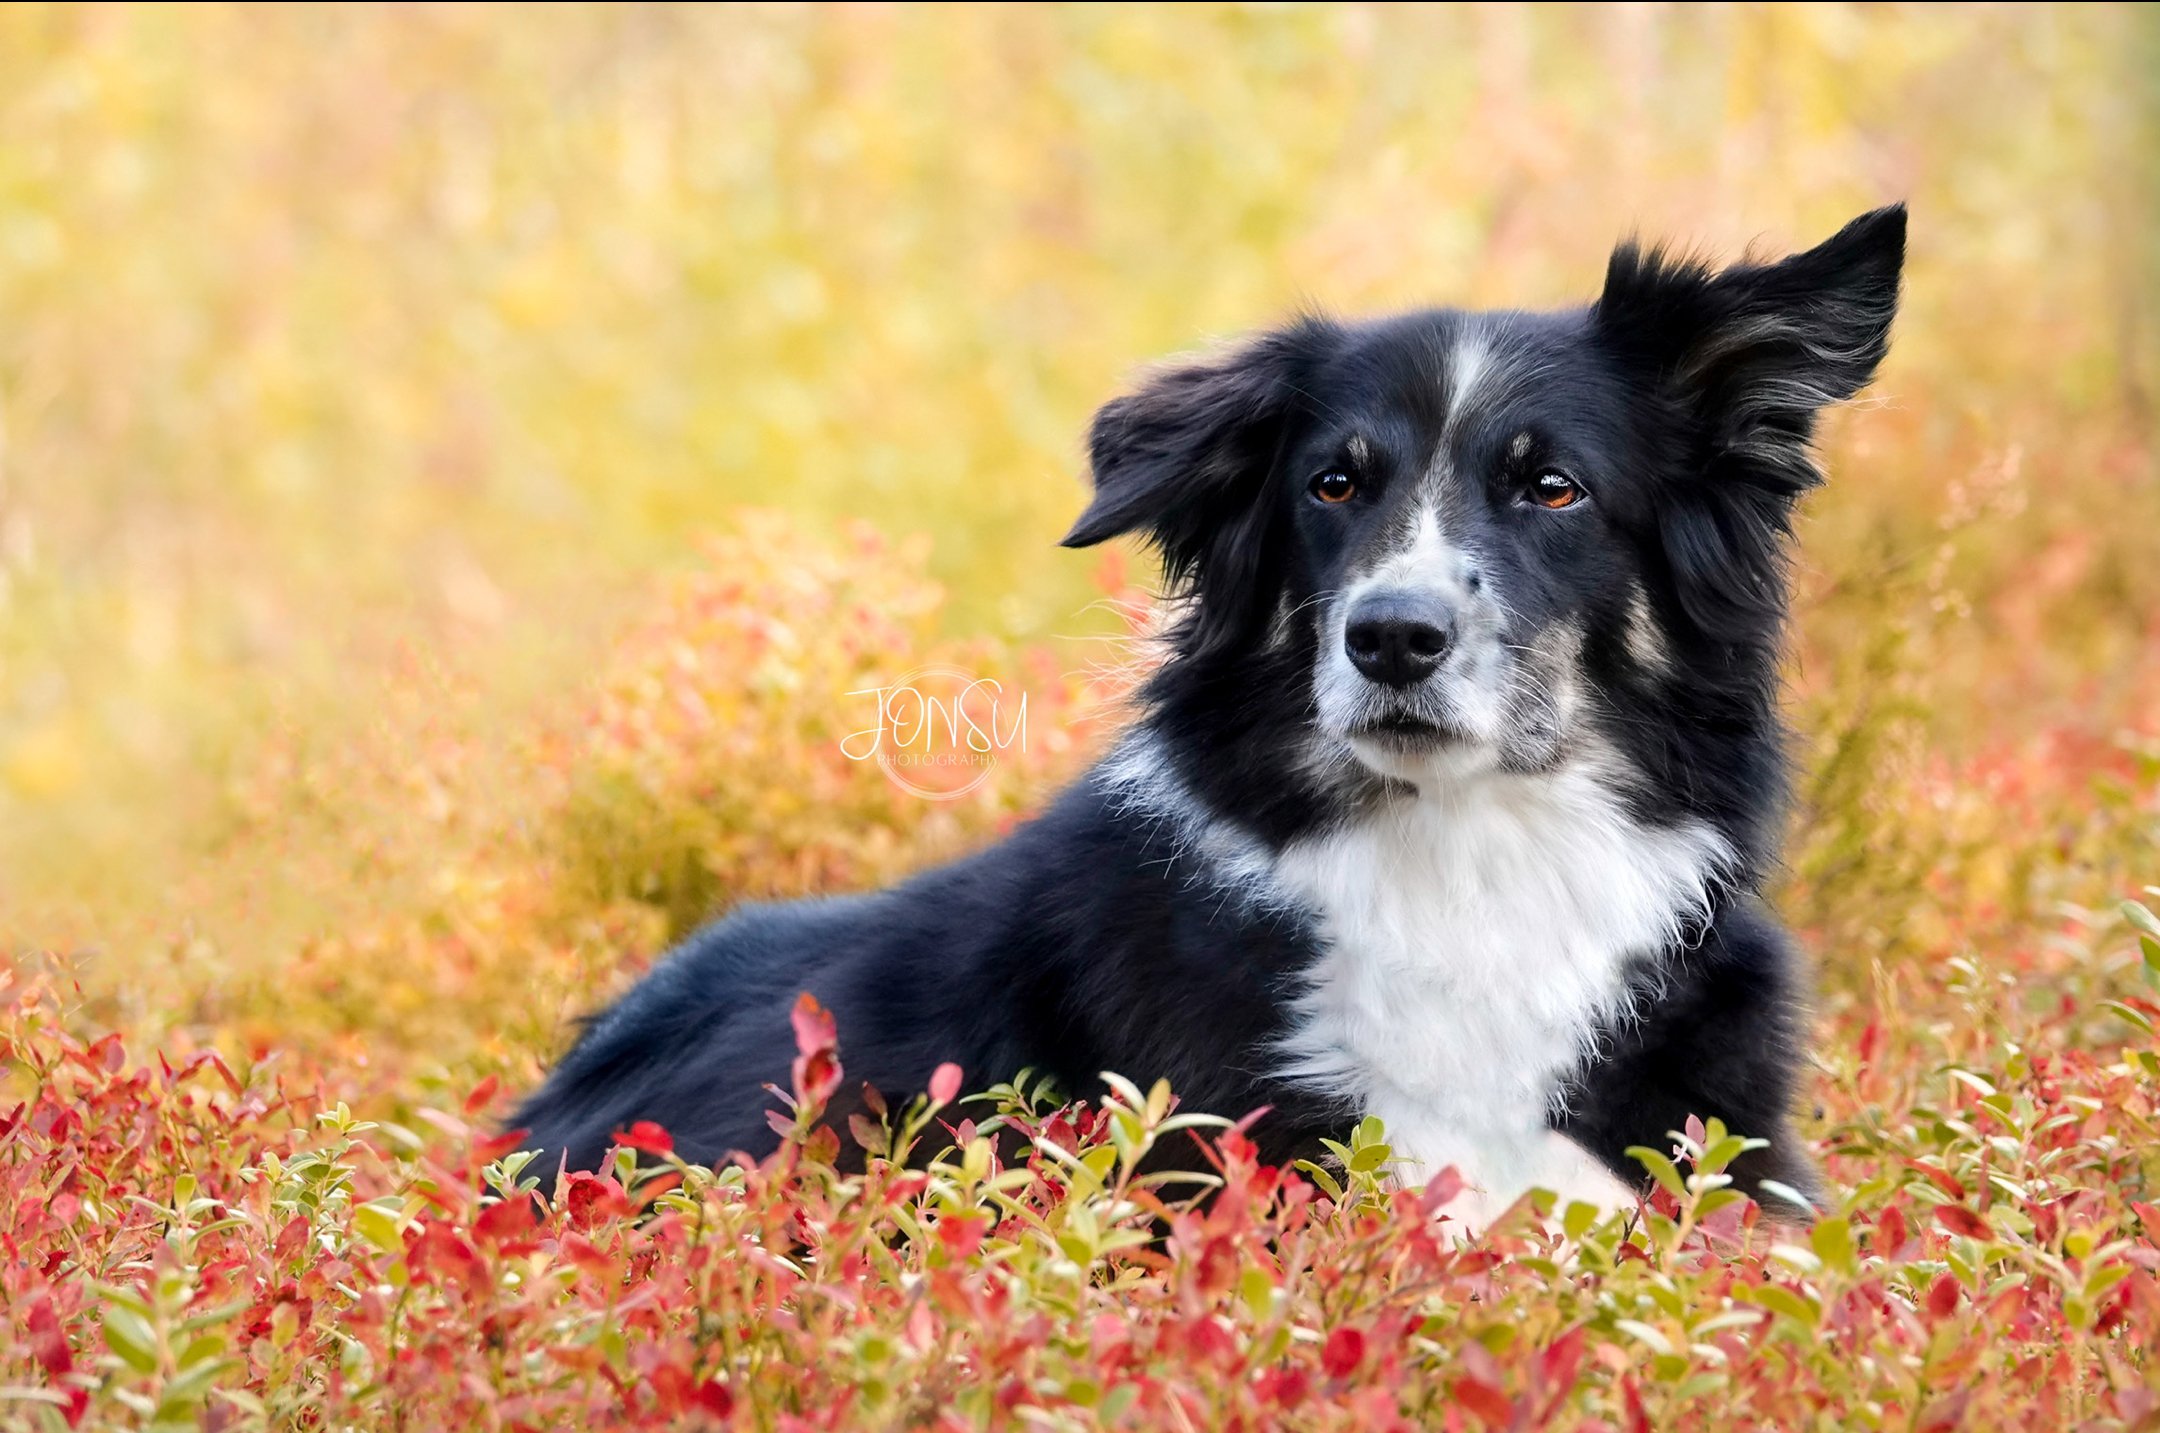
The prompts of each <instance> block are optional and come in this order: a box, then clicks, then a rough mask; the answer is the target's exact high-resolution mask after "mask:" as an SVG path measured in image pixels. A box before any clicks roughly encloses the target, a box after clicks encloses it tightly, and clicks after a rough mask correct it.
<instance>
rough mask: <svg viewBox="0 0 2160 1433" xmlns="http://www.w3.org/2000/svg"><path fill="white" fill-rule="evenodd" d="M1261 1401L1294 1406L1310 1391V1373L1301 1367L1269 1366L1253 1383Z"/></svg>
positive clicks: (1281, 1405) (1303, 1399)
mask: <svg viewBox="0 0 2160 1433" xmlns="http://www.w3.org/2000/svg"><path fill="white" fill-rule="evenodd" d="M1253 1391H1254V1392H1255V1393H1257V1394H1259V1395H1260V1398H1261V1401H1263V1402H1266V1403H1272V1404H1274V1405H1275V1406H1276V1407H1278V1408H1295V1407H1297V1406H1298V1405H1299V1404H1300V1403H1303V1402H1304V1401H1305V1399H1306V1396H1307V1395H1308V1394H1310V1393H1311V1392H1312V1375H1311V1374H1309V1373H1307V1372H1306V1371H1305V1370H1304V1369H1302V1368H1271V1369H1269V1370H1268V1371H1267V1372H1265V1373H1263V1374H1261V1375H1260V1377H1259V1378H1258V1379H1256V1380H1255V1381H1254V1383H1253Z"/></svg>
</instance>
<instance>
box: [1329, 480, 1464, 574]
mask: <svg viewBox="0 0 2160 1433" xmlns="http://www.w3.org/2000/svg"><path fill="white" fill-rule="evenodd" d="M1463 566H1464V553H1463V551H1462V549H1460V548H1458V547H1457V546H1456V545H1455V544H1454V543H1452V542H1450V541H1449V540H1448V536H1447V533H1446V531H1445V530H1443V529H1442V528H1441V526H1440V510H1439V508H1437V507H1435V506H1434V505H1433V504H1432V503H1430V502H1424V503H1419V504H1418V506H1417V511H1416V513H1415V514H1414V515H1413V516H1412V518H1411V521H1410V523H1409V525H1408V526H1407V527H1406V528H1405V529H1404V530H1403V538H1402V542H1401V544H1400V545H1399V546H1397V547H1395V548H1394V549H1393V550H1392V551H1390V552H1389V554H1388V556H1387V560H1386V561H1384V562H1382V563H1381V564H1380V565H1379V566H1378V567H1376V568H1374V569H1373V571H1372V572H1371V573H1370V574H1369V575H1368V576H1367V577H1366V578H1365V579H1364V580H1363V581H1361V582H1359V583H1358V584H1357V585H1356V586H1354V587H1352V588H1351V589H1350V594H1351V596H1352V597H1353V598H1355V597H1358V596H1361V595H1362V594H1364V593H1365V592H1367V591H1371V590H1373V589H1376V588H1388V587H1411V588H1423V589H1425V590H1428V591H1441V592H1454V591H1456V590H1458V588H1459V587H1460V584H1461V582H1462V573H1463Z"/></svg>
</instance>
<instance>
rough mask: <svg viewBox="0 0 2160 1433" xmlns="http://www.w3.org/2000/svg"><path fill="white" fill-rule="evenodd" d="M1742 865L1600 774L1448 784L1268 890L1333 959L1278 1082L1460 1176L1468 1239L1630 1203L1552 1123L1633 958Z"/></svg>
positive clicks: (1277, 870)
mask: <svg viewBox="0 0 2160 1433" xmlns="http://www.w3.org/2000/svg"><path fill="white" fill-rule="evenodd" d="M1727 854H1728V853H1727V850H1726V847H1725V845H1724V843H1723V842H1722V841H1721V840H1720V839H1719V838H1718V837H1717V836H1716V835H1715V834H1714V833H1712V832H1711V831H1709V830H1708V829H1707V828H1703V827H1695V828H1680V829H1673V828H1655V827H1647V826H1644V825H1641V824H1640V823H1638V822H1636V821H1634V820H1633V819H1631V818H1630V817H1629V816H1628V814H1627V813H1626V811H1625V809H1624V808H1623V807H1622V805H1621V804H1620V802H1619V800H1618V799H1617V797H1615V795H1614V794H1613V792H1612V790H1611V789H1610V787H1609V786H1608V785H1607V784H1606V783H1605V782H1603V781H1601V780H1600V779H1599V773H1598V772H1597V771H1596V769H1595V767H1594V766H1588V765H1576V766H1571V767H1567V768H1563V769H1562V770H1560V771H1558V772H1554V773H1548V774H1541V775H1537V776H1520V775H1514V774H1507V773H1497V772H1488V773H1485V774H1482V775H1477V776H1469V777H1465V778H1462V779H1460V780H1450V781H1448V782H1445V783H1435V784H1434V785H1433V786H1431V787H1429V788H1427V789H1425V790H1423V791H1421V792H1420V793H1419V794H1417V795H1416V796H1414V797H1411V796H1405V797H1404V798H1402V799H1400V800H1398V801H1396V802H1393V803H1391V804H1390V805H1388V806H1386V807H1384V808H1382V809H1381V810H1379V811H1378V812H1376V813H1374V814H1373V815H1371V816H1370V817H1368V818H1366V819H1364V820H1362V821H1360V822H1358V823H1356V824H1354V825H1352V826H1350V827H1347V828H1345V829H1342V830H1339V831H1336V832H1333V833H1331V834H1329V835H1326V836H1324V837H1319V838H1315V839H1313V840H1310V841H1307V842H1302V843H1299V844H1296V845H1293V846H1291V847H1289V848H1288V849H1286V850H1284V851H1283V852H1282V853H1280V854H1279V855H1278V856H1277V857H1276V858H1275V860H1274V862H1273V870H1272V872H1271V873H1270V874H1271V876H1272V884H1273V885H1274V886H1275V887H1276V889H1277V891H1278V892H1279V893H1280V895H1281V896H1284V897H1287V898H1289V899H1290V900H1291V901H1294V902H1295V903H1296V904H1297V905H1299V906H1302V907H1303V908H1304V909H1306V910H1307V911H1309V912H1312V913H1313V914H1314V915H1315V916H1316V917H1317V920H1318V924H1319V933H1320V936H1321V938H1322V941H1323V944H1324V950H1325V953H1324V954H1323V956H1322V958H1321V960H1320V962H1319V963H1318V965H1317V967H1316V968H1315V969H1314V971H1313V972H1312V975H1311V978H1310V982H1309V985H1308V987H1307V989H1306V991H1305V992H1304V994H1303V996H1302V997H1301V999H1300V1000H1299V1003H1298V1017H1299V1019H1298V1024H1297V1027H1296V1029H1295V1032H1294V1033H1293V1035H1292V1037H1291V1038H1290V1040H1289V1041H1288V1042H1287V1043H1286V1047H1285V1049H1284V1052H1283V1053H1284V1065H1283V1073H1284V1074H1286V1075H1288V1076H1290V1077H1292V1078H1295V1079H1298V1080H1300V1081H1304V1082H1310V1083H1313V1084H1316V1085H1318V1086H1321V1087H1323V1088H1326V1089H1329V1090H1331V1091H1334V1092H1336V1093H1339V1094H1341V1095H1343V1096H1346V1097H1348V1098H1350V1099H1353V1100H1355V1101H1356V1102H1357V1103H1358V1104H1359V1105H1360V1106H1361V1107H1362V1108H1363V1109H1364V1110H1366V1111H1367V1112H1368V1113H1371V1114H1376V1115H1378V1116H1380V1118H1381V1119H1382V1120H1383V1121H1384V1122H1385V1123H1386V1125H1387V1128H1388V1137H1389V1142H1390V1143H1391V1144H1392V1145H1393V1146H1394V1148H1395V1151H1396V1155H1397V1158H1398V1161H1399V1162H1400V1163H1401V1165H1402V1166H1403V1168H1402V1173H1403V1175H1404V1177H1405V1178H1407V1179H1411V1180H1420V1181H1421V1180H1423V1179H1424V1178H1426V1177H1429V1176H1431V1175H1433V1174H1437V1173H1438V1172H1439V1171H1440V1170H1441V1169H1442V1168H1444V1167H1446V1166H1448V1165H1454V1166H1455V1167H1456V1168H1457V1169H1458V1170H1459V1171H1460V1172H1461V1174H1462V1175H1463V1177H1464V1178H1465V1179H1467V1180H1468V1181H1470V1184H1471V1186H1472V1193H1471V1195H1470V1197H1469V1198H1468V1199H1467V1200H1466V1201H1465V1204H1464V1206H1463V1207H1461V1208H1460V1209H1459V1210H1458V1211H1457V1212H1459V1213H1460V1214H1461V1215H1462V1216H1463V1217H1464V1218H1465V1219H1466V1221H1467V1222H1469V1223H1472V1224H1482V1223H1483V1222H1484V1221H1485V1220H1486V1219H1488V1218H1490V1217H1491V1215H1493V1214H1494V1213H1497V1212H1498V1211H1499V1210H1500V1209H1503V1208H1505V1207H1506V1206H1507V1205H1508V1204H1510V1203H1512V1202H1513V1201H1514V1200H1515V1199H1516V1198H1517V1197H1518V1196H1520V1195H1521V1194H1522V1193H1523V1192H1524V1191H1525V1190H1528V1189H1530V1188H1532V1187H1534V1186H1536V1187H1544V1188H1549V1189H1555V1190H1557V1191H1558V1192H1559V1193H1560V1194H1561V1195H1562V1197H1563V1199H1587V1200H1590V1201H1592V1202H1595V1203H1599V1204H1606V1205H1610V1204H1613V1203H1615V1202H1625V1201H1626V1200H1627V1199H1628V1197H1629V1196H1628V1195H1627V1193H1626V1191H1625V1190H1624V1189H1623V1188H1622V1187H1621V1186H1620V1185H1619V1184H1618V1182H1617V1181H1615V1180H1613V1179H1612V1178H1611V1177H1610V1176H1609V1175H1608V1174H1606V1173H1605V1172H1604V1170H1603V1169H1602V1167H1601V1166H1599V1165H1598V1164H1596V1162H1595V1161H1593V1160H1591V1159H1590V1158H1589V1157H1588V1156H1587V1155H1585V1154H1584V1153H1583V1152H1582V1151H1581V1150H1580V1149H1579V1148H1578V1147H1577V1146H1576V1145H1575V1144H1573V1143H1572V1142H1571V1141H1569V1140H1567V1139H1565V1138H1563V1137H1561V1136H1559V1135H1556V1134H1553V1133H1551V1132H1550V1131H1549V1130H1548V1129H1547V1128H1546V1123H1545V1120H1546V1114H1547V1111H1548V1109H1549V1108H1551V1106H1552V1105H1553V1103H1554V1102H1555V1101H1557V1100H1559V1099H1561V1098H1563V1097H1564V1096H1563V1090H1564V1083H1565V1080H1566V1078H1567V1076H1568V1075H1569V1074H1570V1073H1571V1072H1572V1071H1573V1070H1574V1069H1575V1068H1576V1067H1577V1065H1578V1063H1579V1062H1580V1061H1581V1059H1582V1058H1583V1057H1584V1056H1585V1055H1586V1054H1588V1053H1590V1050H1591V1047H1592V1045H1593V1044H1594V1042H1595V1040H1596V1038H1597V1032H1598V1031H1599V1030H1600V1029H1601V1028H1603V1027H1606V1026H1609V1025H1610V1023H1611V1022H1613V1021H1614V1020H1616V1019H1620V1018H1624V1016H1625V1010H1624V1008H1623V1007H1624V1003H1625V1001H1626V998H1627V989H1628V984H1627V972H1628V967H1629V965H1630V962H1631V961H1632V960H1634V959H1635V958H1638V957H1641V956H1644V955H1646V954H1649V953H1651V952H1653V951H1655V950H1657V949H1658V948H1660V947H1661V946H1663V945H1664V944H1666V943H1667V942H1669V941H1670V940H1671V939H1672V938H1673V936H1674V932H1675V929H1676V927H1677V925H1678V924H1679V923H1680V922H1681V920H1682V919H1683V918H1684V917H1685V916H1686V914H1687V913H1688V912H1690V911H1691V910H1696V909H1699V908H1700V907H1701V906H1702V904H1703V903H1704V901H1705V899H1706V896H1705V887H1706V885H1707V884H1708V883H1709V882H1710V880H1711V879H1712V877H1713V876H1714V874H1715V872H1716V871H1717V870H1718V868H1719V867H1720V865H1722V864H1723V862H1724V861H1725V859H1726V857H1727Z"/></svg>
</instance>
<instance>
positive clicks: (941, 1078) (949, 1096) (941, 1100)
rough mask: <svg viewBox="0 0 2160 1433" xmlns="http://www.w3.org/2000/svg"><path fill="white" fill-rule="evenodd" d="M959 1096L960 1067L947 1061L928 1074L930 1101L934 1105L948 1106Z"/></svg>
mask: <svg viewBox="0 0 2160 1433" xmlns="http://www.w3.org/2000/svg"><path fill="white" fill-rule="evenodd" d="M959 1094H960V1067H959V1066H958V1065H955V1064H954V1063H953V1062H952V1061H950V1060H947V1061H946V1062H945V1063H944V1064H942V1065H940V1066H938V1067H937V1069H935V1070H933V1071H932V1072H931V1074H930V1099H931V1102H932V1103H934V1104H940V1105H949V1104H951V1103H952V1102H953V1101H954V1099H956V1098H958V1096H959Z"/></svg>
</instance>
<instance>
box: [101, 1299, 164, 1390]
mask: <svg viewBox="0 0 2160 1433" xmlns="http://www.w3.org/2000/svg"><path fill="white" fill-rule="evenodd" d="M105 1346H106V1347H107V1348H110V1349H111V1350H112V1351H113V1352H114V1353H117V1354H119V1355H120V1359H121V1361H122V1362H123V1363H125V1364H127V1366H128V1367H130V1368H132V1369H134V1370H135V1371H136V1372H137V1373H154V1372H156V1371H157V1334H156V1332H155V1331H153V1330H152V1329H151V1327H150V1321H149V1320H148V1319H146V1318H144V1317H143V1316H142V1315H141V1314H139V1313H137V1312H135V1310H133V1309H131V1308H126V1307H123V1306H122V1305H119V1304H111V1303H109V1304H107V1305H106V1306H105Z"/></svg>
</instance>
